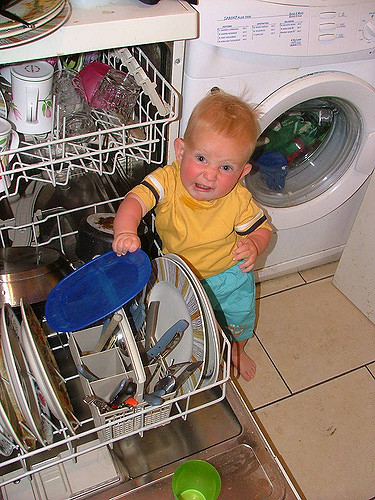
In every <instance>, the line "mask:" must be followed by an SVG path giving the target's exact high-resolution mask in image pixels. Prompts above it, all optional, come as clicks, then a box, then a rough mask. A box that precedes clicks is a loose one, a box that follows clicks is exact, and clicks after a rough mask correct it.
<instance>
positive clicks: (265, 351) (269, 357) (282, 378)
mask: <svg viewBox="0 0 375 500" xmlns="http://www.w3.org/2000/svg"><path fill="white" fill-rule="evenodd" d="M254 335H255V337H256V339H257V340H258V342H259V344H260V345H261V347H262V349H263V351H264V353H265V355H266V356H267V358H268V359H269V360H270V362H271V364H272V365H273V367H274V368H275V370H276V371H277V373H278V374H279V377H280V378H281V380H282V381H283V382H284V384H285V387H286V388H287V389H288V391H289V392H290V395H292V394H293V392H292V391H291V389H290V387H289V386H288V384H287V383H286V381H285V379H284V377H283V376H282V374H281V372H280V370H279V369H278V368H277V366H276V364H275V362H274V361H273V359H272V358H271V356H270V355H269V354H268V352H267V349H266V348H265V347H264V345H263V343H262V341H261V340H260V338H259V337H258V335H257V334H256V333H255V332H254Z"/></svg>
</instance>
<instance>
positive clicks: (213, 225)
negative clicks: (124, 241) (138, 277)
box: [131, 162, 272, 279]
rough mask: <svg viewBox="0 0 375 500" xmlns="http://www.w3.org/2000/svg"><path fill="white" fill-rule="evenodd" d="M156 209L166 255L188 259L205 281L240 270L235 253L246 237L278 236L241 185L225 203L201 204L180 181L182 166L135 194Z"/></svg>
mask: <svg viewBox="0 0 375 500" xmlns="http://www.w3.org/2000/svg"><path fill="white" fill-rule="evenodd" d="M131 192H133V193H135V194H137V195H138V196H139V197H140V198H141V199H142V200H143V202H144V203H145V205H146V208H147V211H149V210H151V209H153V208H154V209H155V225H156V230H157V232H158V234H159V236H160V238H161V240H162V242H163V252H164V253H174V254H177V255H179V256H180V257H182V258H183V259H184V260H185V261H186V262H187V263H188V264H189V266H190V267H191V268H192V269H194V270H195V272H196V273H197V275H198V277H199V278H201V279H202V278H207V277H208V276H213V275H215V274H218V273H220V272H222V271H225V270H226V269H228V268H230V267H232V266H233V265H234V263H235V262H234V261H233V255H232V252H233V250H234V249H235V248H236V247H237V242H238V241H239V240H240V239H241V236H246V235H247V234H249V233H251V232H252V231H254V230H255V229H258V228H259V227H264V228H267V229H269V230H270V231H271V230H272V228H271V226H270V225H269V224H268V223H267V220H266V217H265V215H264V213H263V211H262V210H261V209H260V208H259V207H258V206H257V205H256V204H255V203H254V201H253V199H252V195H251V193H250V192H249V191H248V190H247V189H246V188H245V187H244V186H242V185H241V184H237V185H236V186H235V187H234V189H233V190H232V191H231V192H230V193H229V194H228V195H227V196H224V197H223V198H219V199H216V200H213V201H197V200H195V199H194V198H193V197H192V196H191V195H190V194H189V193H188V191H187V190H186V189H185V188H184V186H183V185H182V183H181V180H180V165H179V164H178V163H177V162H174V163H173V164H172V165H166V166H165V167H162V168H158V169H156V170H155V171H153V172H152V173H151V174H149V175H147V176H146V177H145V179H144V180H143V181H142V183H141V184H139V185H138V186H136V187H135V188H133V189H132V190H131Z"/></svg>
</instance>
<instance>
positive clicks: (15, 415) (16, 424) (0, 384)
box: [0, 345, 36, 452]
mask: <svg viewBox="0 0 375 500" xmlns="http://www.w3.org/2000/svg"><path fill="white" fill-rule="evenodd" d="M20 423H22V425H21V424H20ZM0 424H1V427H2V430H3V432H5V433H6V434H7V435H8V436H11V437H12V439H13V440H14V442H15V443H16V444H18V446H19V447H20V448H21V449H22V450H23V451H25V452H28V451H31V450H35V448H36V439H35V438H34V436H32V435H31V433H29V432H28V431H27V424H26V422H25V420H24V418H23V416H22V413H21V411H20V409H19V408H18V405H17V401H16V398H15V396H14V392H13V389H12V386H11V385H10V382H9V376H8V374H7V372H6V370H5V363H4V359H3V352H2V349H1V345H0Z"/></svg>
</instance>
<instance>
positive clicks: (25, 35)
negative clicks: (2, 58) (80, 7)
mask: <svg viewBox="0 0 375 500" xmlns="http://www.w3.org/2000/svg"><path fill="white" fill-rule="evenodd" d="M71 10H72V9H71V7H70V4H69V3H68V2H66V3H65V4H64V8H63V9H62V11H61V12H59V14H58V15H57V16H55V17H54V18H53V19H51V20H50V21H48V22H46V23H44V24H42V25H41V26H40V27H39V28H34V29H31V30H27V29H26V31H25V32H22V33H19V34H18V35H14V36H9V37H5V38H1V37H0V49H2V48H4V49H7V48H10V47H16V46H17V45H23V44H24V43H28V42H33V41H35V40H38V39H39V38H42V37H43V36H46V35H49V34H51V33H52V32H53V31H55V30H56V29H57V28H60V27H61V26H62V25H63V24H64V23H65V22H66V21H67V19H68V18H69V16H70V13H71Z"/></svg>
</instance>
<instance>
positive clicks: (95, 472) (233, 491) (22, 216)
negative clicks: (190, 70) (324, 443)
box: [0, 0, 300, 500]
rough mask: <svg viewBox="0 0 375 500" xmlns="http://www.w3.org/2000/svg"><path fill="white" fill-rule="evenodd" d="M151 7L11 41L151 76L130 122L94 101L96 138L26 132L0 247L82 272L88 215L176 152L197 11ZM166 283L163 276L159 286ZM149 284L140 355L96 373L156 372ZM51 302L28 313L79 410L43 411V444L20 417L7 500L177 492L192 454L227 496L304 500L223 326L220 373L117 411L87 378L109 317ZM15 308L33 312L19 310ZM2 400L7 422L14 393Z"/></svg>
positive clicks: (149, 242) (5, 454) (148, 232)
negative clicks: (75, 324)
mask: <svg viewBox="0 0 375 500" xmlns="http://www.w3.org/2000/svg"><path fill="white" fill-rule="evenodd" d="M150 9H151V8H146V7H145V6H144V5H143V6H140V5H138V4H137V2H136V1H135V0H126V1H125V0H124V2H123V4H122V5H121V6H113V5H111V6H108V5H106V6H105V7H102V8H98V9H96V11H95V16H94V14H93V11H94V10H95V9H90V11H87V10H85V9H75V8H74V7H73V12H72V17H71V18H70V20H69V21H68V24H67V26H63V27H62V28H60V30H58V31H57V32H56V33H54V34H51V35H50V36H48V37H46V38H45V39H42V40H37V41H35V42H32V43H29V44H27V45H24V46H21V47H14V48H13V49H9V50H5V51H2V53H1V56H0V57H1V59H0V63H1V64H12V63H14V62H21V61H24V60H33V59H35V58H36V57H38V58H46V57H54V56H58V57H59V58H61V57H65V56H67V55H70V54H76V53H87V52H89V51H98V52H99V53H100V57H101V60H102V61H103V62H105V63H106V64H108V65H110V66H111V67H113V68H114V69H116V70H121V71H125V72H133V73H134V71H138V73H140V74H141V75H142V84H141V92H140V94H139V96H138V100H137V103H136V105H135V107H134V111H133V114H132V118H131V120H130V121H129V122H127V123H126V124H124V123H123V122H122V121H121V120H117V119H116V116H115V115H114V114H112V113H105V112H99V111H98V110H92V114H93V118H94V120H95V124H96V130H95V131H93V132H90V133H88V134H87V133H86V134H83V135H75V136H74V137H66V136H65V135H64V133H62V132H61V130H58V131H56V130H54V131H53V132H52V133H51V134H48V135H47V136H46V137H42V138H40V137H39V138H37V139H33V140H31V139H30V138H29V137H27V136H25V137H21V138H20V143H19V145H18V147H17V149H15V150H14V151H12V153H13V157H12V161H11V162H10V164H9V166H8V170H7V171H6V172H5V173H3V175H4V177H5V178H8V181H7V182H4V189H5V192H3V193H1V200H0V201H1V219H0V241H1V245H0V246H1V248H6V247H8V246H12V244H14V242H17V245H20V246H25V247H32V248H36V249H41V250H43V249H44V248H53V249H55V250H56V251H58V252H59V253H61V254H62V255H63V256H64V257H65V258H66V260H67V261H68V262H69V263H70V266H71V269H70V270H71V271H72V270H73V269H78V268H79V267H80V266H81V265H82V264H83V262H82V260H81V259H80V258H79V257H77V253H76V246H77V242H78V236H79V228H80V223H81V222H82V220H84V219H85V218H87V217H89V216H92V215H95V214H102V213H106V214H108V213H109V214H114V213H115V211H116V209H117V207H118V205H119V203H120V202H121V200H122V199H123V196H124V195H125V194H126V192H127V191H128V190H129V189H131V187H132V186H133V185H134V184H135V183H137V182H139V181H140V180H141V179H142V178H143V176H144V175H146V174H147V173H149V172H150V171H152V170H153V169H154V168H156V167H157V166H159V165H163V164H165V163H167V162H168V161H169V160H170V158H169V153H170V151H171V147H170V144H171V143H172V141H173V139H174V137H176V134H177V131H178V118H179V108H180V93H181V81H182V67H183V56H184V41H183V40H184V39H188V38H193V37H195V36H197V13H196V11H195V10H194V9H193V8H192V7H191V6H190V5H189V4H188V3H186V2H184V1H177V0H162V1H161V2H160V3H159V4H157V5H155V6H153V9H154V10H150ZM100 14H101V15H102V16H104V17H105V15H106V14H107V16H108V19H104V17H103V20H100ZM171 21H173V22H171ZM94 23H95V27H96V28H97V29H98V30H100V33H102V34H103V36H102V37H101V39H100V40H98V37H97V36H94V35H95V33H94V35H93V24H94ZM77 25H79V26H80V28H81V31H80V33H81V34H80V37H79V39H77V38H76V29H77ZM111 28H112V30H111ZM124 28H125V30H124ZM146 28H147V29H146ZM97 32H98V31H96V33H97ZM86 33H87V37H85V34H86ZM68 35H70V36H68ZM120 40H121V41H120ZM72 44H73V45H72ZM74 47H75V49H74ZM77 49H78V50H77ZM3 91H4V93H6V89H4V88H3ZM55 108H56V106H55ZM55 112H58V110H56V109H55ZM63 130H64V129H63ZM57 151H58V154H57V153H56V152H57ZM141 241H142V248H144V250H145V251H146V253H148V255H149V257H150V259H151V261H152V264H153V273H154V274H153V275H155V272H156V274H157V270H158V267H157V266H158V265H159V266H161V267H163V266H165V265H166V262H167V261H168V258H169V264H170V265H171V262H172V261H173V259H172V257H173V256H163V255H162V253H161V250H160V245H159V241H158V237H157V235H156V234H155V231H154V225H153V218H152V216H150V218H149V219H147V218H146V219H145V221H144V238H143V239H142V238H141ZM155 263H156V267H155ZM174 265H176V262H175V264H174ZM155 269H156V271H155ZM163 279H165V278H160V277H159V283H161V282H163ZM174 279H175V277H174ZM156 280H157V279H156ZM151 281H152V280H151ZM153 285H155V282H153ZM148 286H149V284H148ZM146 288H147V287H146V286H145V288H144V290H146ZM144 290H142V292H141V293H139V294H138V295H137V296H136V297H135V299H133V300H132V303H131V307H130V308H129V307H128V306H129V305H128V304H126V305H124V306H123V309H121V311H122V312H123V322H124V325H125V326H124V328H125V330H126V332H125V333H124V336H125V338H126V339H127V341H126V346H125V347H126V349H125V353H127V355H128V358H126V356H125V357H124V358H121V356H120V357H119V358H121V359H118V357H116V356H118V353H117V354H116V352H115V349H109V350H107V351H103V354H105V356H107V355H108V356H109V358H105V357H104V356H102V357H101V358H100V359H101V361H100V362H99V363H97V365H96V369H104V368H108V367H110V369H113V370H114V372H113V373H111V374H110V375H111V376H117V377H119V376H121V375H122V373H123V371H127V373H128V372H129V371H130V372H131V374H132V376H134V377H135V379H136V380H137V381H138V382H144V380H141V378H140V376H139V374H138V372H137V370H138V368H137V366H138V365H137V362H136V360H134V359H133V358H137V356H139V349H138V347H137V346H141V344H142V343H144V339H145V329H146V328H147V325H145V321H144V317H143V318H142V320H141V321H140V322H139V324H138V326H135V322H136V321H135V316H134V311H137V310H138V311H140V310H141V305H142V301H143V300H144V295H143V297H142V294H143V293H144ZM152 290H153V289H152V288H151V291H152ZM44 306H45V303H44V302H37V303H33V304H32V306H31V310H32V313H30V314H31V315H33V316H32V317H34V316H35V318H36V321H37V328H38V329H39V330H40V332H41V335H42V336H43V338H44V339H46V340H45V342H47V344H48V349H49V352H51V353H52V357H53V360H52V359H51V360H50V363H49V365H48V368H49V369H50V370H54V368H53V366H55V365H54V364H55V363H56V367H57V368H56V370H55V371H56V373H58V375H59V377H60V378H59V380H60V382H58V383H57V385H60V386H63V387H65V389H66V392H67V395H68V398H69V402H70V405H71V415H70V417H71V418H69V419H66V418H65V417H66V412H65V408H63V409H62V410H63V412H62V417H61V418H58V417H56V415H55V414H54V412H49V410H48V405H47V409H46V411H45V413H43V415H42V416H43V422H44V423H45V426H46V428H47V429H48V433H49V434H48V435H49V437H48V439H46V440H45V442H44V443H43V444H40V443H38V444H37V445H35V446H34V447H33V448H32V449H31V448H27V447H26V446H25V445H24V442H23V441H22V440H20V439H18V437H19V436H18V435H17V432H18V431H17V430H15V427H16V425H18V424H20V425H21V426H22V425H24V423H23V422H21V423H20V422H18V424H17V423H16V424H14V428H13V431H14V434H15V437H14V436H13V434H12V428H11V431H10V433H9V432H8V433H7V432H5V433H4V432H1V435H0V450H1V452H0V470H1V472H0V474H1V479H0V481H1V482H0V489H1V498H4V499H13V498H14V499H17V500H19V499H23V498H25V499H26V498H27V499H29V498H36V499H46V500H47V499H48V500H49V499H50V500H55V499H56V500H57V499H61V500H62V499H68V498H98V499H111V498H134V499H136V498H139V499H142V498H146V497H147V498H148V497H149V495H150V494H151V495H153V497H154V498H160V499H163V500H164V499H168V498H171V499H172V498H173V493H172V488H171V481H172V475H173V472H174V471H175V470H176V468H177V467H178V465H180V464H181V463H183V462H184V461H186V460H190V459H202V460H206V461H208V462H210V463H211V464H212V465H214V466H215V467H216V469H217V470H218V471H219V473H220V476H221V481H222V488H221V493H220V495H219V498H223V499H225V498H231V499H233V500H235V499H241V500H242V499H244V498H249V499H250V498H257V499H268V498H269V499H282V498H285V499H291V498H300V497H299V496H298V493H297V491H296V489H295V487H294V486H293V483H292V481H291V480H290V478H289V477H288V474H287V472H286V471H285V469H284V467H283V466H282V464H281V463H280V461H279V459H278V458H277V456H276V455H275V453H274V452H273V451H272V448H271V446H270V445H269V443H268V442H267V439H266V438H265V436H264V435H263V433H262V431H261V429H260V428H259V426H258V425H257V423H256V421H255V420H254V418H253V416H252V415H251V412H250V411H249V409H248V408H247V406H246V404H245V402H244V401H243V399H242V397H241V395H240V393H239V392H238V390H237V389H236V387H235V385H234V383H233V382H232V381H231V379H230V344H229V342H228V340H227V339H226V337H225V335H224V334H223V333H222V332H221V331H220V329H219V328H218V327H216V331H215V342H214V345H210V341H208V343H207V345H205V349H204V350H203V354H201V358H202V362H203V363H204V366H206V363H207V360H206V357H207V356H208V354H207V353H208V352H210V349H211V350H212V349H214V351H215V356H214V357H212V359H211V364H212V363H213V364H214V376H212V375H207V371H206V372H205V371H204V370H206V368H204V369H203V370H202V373H205V374H206V375H207V377H206V378H204V377H202V378H201V379H200V381H199V383H195V384H194V385H193V386H191V387H189V388H188V389H187V390H180V391H179V392H178V393H172V394H171V395H170V396H169V397H166V398H165V400H164V401H163V403H162V404H161V405H160V406H152V405H150V404H140V405H138V406H137V407H136V408H135V409H134V408H126V409H125V410H121V409H119V410H116V411H112V412H111V411H110V412H108V414H106V413H105V412H102V411H100V410H99V408H98V407H96V406H95V405H94V406H92V405H90V404H86V403H87V401H86V402H85V401H84V399H85V397H87V395H88V393H90V390H91V393H92V394H94V391H93V390H92V387H93V386H94V387H95V391H97V389H96V388H97V387H98V385H99V384H100V383H101V382H102V381H101V380H99V381H91V382H88V380H87V378H85V377H83V376H82V375H81V374H79V373H78V371H77V365H78V364H79V363H80V362H81V361H82V358H83V357H84V351H85V350H88V351H89V350H90V349H91V346H90V345H88V344H87V342H89V341H88V339H94V340H93V342H94V343H95V342H96V341H97V340H95V339H97V335H98V332H99V334H100V331H102V329H103V322H102V323H100V324H94V325H92V326H91V325H90V326H89V327H88V328H84V329H82V330H81V331H72V332H68V333H61V332H56V331H53V330H52V329H51V328H50V326H49V325H48V323H47V322H46V319H45V315H44ZM3 307H5V306H3ZM132 307H133V313H132V312H131V308H132ZM14 309H15V314H16V315H17V316H18V317H19V318H21V319H22V318H23V316H22V315H21V312H20V310H19V307H18V306H17V307H15V308H14ZM132 314H133V315H132ZM171 314H172V312H171ZM28 318H29V321H31V320H30V318H31V316H30V315H29V316H28ZM193 328H194V327H193ZM95 336H96V337H95ZM80 343H82V344H81V345H80ZM193 347H194V345H193ZM100 354H101V353H100ZM88 358H89V356H85V360H86V362H87V363H88V361H87V359H88ZM37 361H38V360H37ZM209 363H210V361H208V364H209ZM40 364H42V363H40ZM118 365H121V367H120V368H119V369H118ZM152 366H153V365H150V367H152ZM124 367H125V368H124ZM157 368H158V367H156V368H155V370H156V369H157ZM116 370H118V371H116ZM150 370H152V368H150ZM207 370H208V368H207ZM147 376H148V377H150V373H148V374H147ZM152 376H153V374H152V373H151V378H152ZM103 377H104V375H103ZM108 378H110V377H108ZM4 379H5V380H4ZM0 381H1V382H2V384H0V389H1V390H3V387H4V386H6V384H9V381H7V380H6V375H4V372H2V375H1V378H0ZM4 384H5V385H4ZM95 384H96V385H95ZM65 389H64V390H65ZM0 392H1V391H0ZM2 398H3V396H2ZM1 402H2V404H1V405H0V406H1V407H0V410H1V411H0V423H2V427H1V429H0V430H2V431H4V413H2V411H3V410H4V404H3V403H4V399H2V400H1ZM10 426H12V423H10ZM17 429H18V427H17ZM9 434H11V436H10V437H9ZM12 437H13V439H11V438H12Z"/></svg>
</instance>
